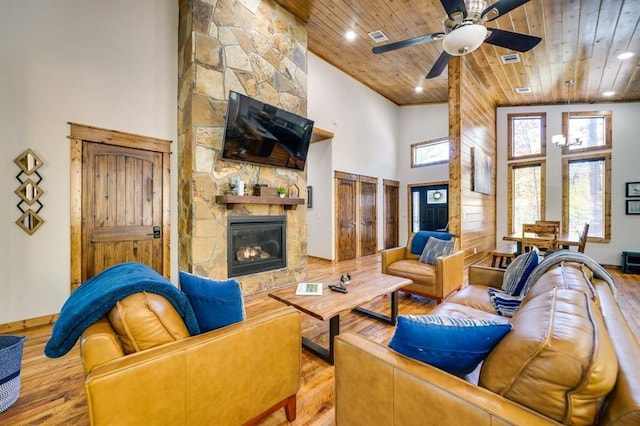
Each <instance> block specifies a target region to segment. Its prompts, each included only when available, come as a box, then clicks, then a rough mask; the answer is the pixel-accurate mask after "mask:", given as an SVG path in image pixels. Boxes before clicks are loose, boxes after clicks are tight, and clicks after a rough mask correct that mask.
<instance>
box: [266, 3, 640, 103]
mask: <svg viewBox="0 0 640 426" xmlns="http://www.w3.org/2000/svg"><path fill="white" fill-rule="evenodd" d="M275 2H276V3H278V4H280V5H281V6H283V7H284V8H286V9H287V10H289V11H290V12H292V13H293V14H295V15H296V16H298V17H299V18H300V19H301V20H303V21H304V22H306V23H307V24H308V25H307V31H308V48H309V51H311V52H312V53H313V54H315V55H317V56H319V57H320V58H322V59H323V60H325V61H327V62H328V63H330V64H332V65H333V66H335V67H337V68H338V69H340V70H342V71H343V72H345V73H347V74H349V75H350V76H352V77H353V78H355V79H356V80H358V81H360V82H361V83H363V84H364V85H366V86H368V87H370V88H371V89H373V90H374V91H376V92H378V93H380V94H381V95H382V96H384V97H386V98H388V99H389V100H391V101H393V102H395V103H396V104H398V105H411V104H423V103H437V102H446V101H447V97H448V96H447V87H448V82H447V70H446V69H445V71H444V72H443V73H442V75H441V76H440V77H438V78H434V79H430V80H426V79H425V76H426V74H427V72H429V70H430V69H431V66H432V65H433V63H434V62H435V61H436V59H437V58H438V56H439V55H440V53H441V52H442V41H433V42H430V43H425V44H421V45H417V46H412V47H407V48H403V49H399V50H395V51H392V52H387V53H384V54H378V55H375V54H373V53H372V52H371V49H372V48H373V47H375V46H379V45H382V44H386V43H391V42H396V41H400V40H404V39H407V38H411V37H416V36H420V35H423V34H429V33H437V32H442V31H443V26H442V23H443V18H444V17H445V15H446V13H445V12H444V9H443V7H442V4H441V2H440V1H439V0H275ZM493 2H494V1H492V0H489V1H488V2H487V5H489V4H492V3H493ZM465 3H467V4H468V3H469V0H467V1H465ZM639 22H640V0H563V1H560V0H531V1H529V2H528V3H526V4H525V5H523V6H520V7H518V8H516V9H514V10H513V11H511V12H510V13H508V14H506V15H504V16H500V17H498V18H497V19H496V20H494V21H491V22H488V23H487V24H486V26H487V27H489V28H491V27H493V28H500V29H504V30H508V31H515V32H520V33H525V34H531V35H536V36H539V37H542V42H540V44H538V45H537V46H536V47H535V48H533V50H531V51H529V52H526V53H522V54H520V55H521V61H520V62H517V63H512V64H503V63H502V61H501V55H504V54H508V53H514V52H513V51H512V50H509V49H505V48H502V47H496V46H493V45H489V44H487V43H484V44H483V45H482V46H481V47H480V48H479V49H478V50H476V51H474V52H472V53H469V54H467V55H465V56H464V57H463V60H464V61H467V63H468V65H469V66H470V67H471V69H472V70H474V71H475V72H477V73H478V74H479V78H480V80H481V81H483V82H485V84H486V86H487V95H488V96H491V97H493V98H494V100H495V102H496V103H497V104H498V105H499V106H507V105H534V104H561V103H566V102H567V101H570V102H572V103H578V102H579V103H592V102H620V101H640V24H639ZM347 30H353V31H355V33H356V36H357V37H356V39H355V40H354V41H352V42H348V41H346V39H345V32H346V31H347ZM375 30H381V31H383V32H384V34H385V35H386V36H387V37H388V39H389V40H388V41H385V42H382V43H376V42H375V41H373V40H372V39H371V38H370V37H369V36H368V33H369V32H372V31H375ZM623 52H633V53H634V56H632V57H631V58H630V59H626V60H621V59H618V57H617V56H618V55H619V54H620V53H623ZM568 80H574V81H575V84H574V85H573V86H568V85H567V84H566V82H567V81H568ZM416 86H422V87H423V89H424V90H423V92H422V93H416V91H415V88H416ZM517 87H530V88H531V93H527V94H518V93H516V90H515V89H516V88H517ZM607 91H614V92H616V93H615V94H614V95H613V96H610V97H605V96H603V93H604V92H607Z"/></svg>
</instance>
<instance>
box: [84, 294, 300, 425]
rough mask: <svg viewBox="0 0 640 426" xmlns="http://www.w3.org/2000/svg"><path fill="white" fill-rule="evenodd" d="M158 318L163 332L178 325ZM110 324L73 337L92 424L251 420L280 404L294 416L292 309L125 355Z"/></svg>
mask: <svg viewBox="0 0 640 426" xmlns="http://www.w3.org/2000/svg"><path fill="white" fill-rule="evenodd" d="M167 303H168V302H167ZM157 311H158V309H154V312H157ZM160 316H161V318H162V319H161V322H162V323H163V326H164V327H165V328H164V329H162V330H161V331H162V332H163V333H165V332H166V331H167V330H169V331H170V332H171V333H173V330H177V329H179V328H180V325H179V324H177V325H176V326H175V327H174V326H172V325H171V324H170V325H169V326H167V324H166V321H167V317H166V315H160ZM113 325H114V323H113V316H112V315H111V314H110V315H109V316H105V317H103V318H102V319H101V320H100V321H98V322H96V323H95V324H93V325H92V326H90V327H89V328H88V329H87V330H85V332H84V333H83V335H82V337H81V340H80V350H81V356H82V362H83V366H84V370H85V391H86V394H87V402H88V408H89V417H90V421H91V424H93V425H113V424H117V425H142V424H171V425H214V424H216V425H218V424H219V425H222V424H224V425H242V424H255V423H257V422H258V421H259V420H261V419H263V418H264V417H266V416H268V415H269V414H271V413H273V412H275V411H277V410H278V409H280V408H282V407H284V408H285V413H286V415H287V419H288V420H289V421H293V420H294V419H295V417H296V393H297V391H298V388H299V385H300V313H299V312H298V311H296V310H295V309H293V308H291V307H285V308H282V309H279V310H276V311H272V312H269V313H266V314H263V315H260V316H257V317H254V318H249V319H247V320H245V321H242V322H240V323H236V324H233V325H231V326H227V327H223V328H221V329H218V330H214V331H210V332H207V333H203V334H200V335H197V336H192V337H181V336H178V338H176V339H175V340H174V341H170V342H169V343H164V344H161V345H159V346H155V347H152V348H149V349H144V350H141V351H139V352H135V353H131V354H128V355H125V354H124V352H125V351H123V345H122V340H123V337H122V335H118V332H117V331H116V329H114V326H113ZM136 326H137V325H136ZM144 326H146V324H142V325H141V326H140V327H141V328H143V327H144ZM182 328H184V326H182ZM155 331H157V330H154V332H155ZM132 332H133V333H136V332H139V330H133V331H132ZM156 334H157V333H156ZM165 334H166V333H165ZM173 334H175V333H173ZM169 339H170V340H172V339H171V337H170V338H169ZM142 340H145V339H144V338H143V339H142Z"/></svg>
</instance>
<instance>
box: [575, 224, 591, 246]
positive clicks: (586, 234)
mask: <svg viewBox="0 0 640 426" xmlns="http://www.w3.org/2000/svg"><path fill="white" fill-rule="evenodd" d="M588 237H589V224H588V223H585V224H584V228H583V229H582V232H581V233H580V245H579V246H578V251H579V252H580V253H584V248H585V246H586V245H587V238H588Z"/></svg>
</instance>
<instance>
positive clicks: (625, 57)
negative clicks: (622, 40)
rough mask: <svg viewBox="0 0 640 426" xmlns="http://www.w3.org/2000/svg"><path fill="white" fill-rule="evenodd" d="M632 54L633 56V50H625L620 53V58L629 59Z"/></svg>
mask: <svg viewBox="0 0 640 426" xmlns="http://www.w3.org/2000/svg"><path fill="white" fill-rule="evenodd" d="M632 56H633V52H624V53H621V54H619V55H618V59H621V60H624V59H629V58H630V57H632Z"/></svg>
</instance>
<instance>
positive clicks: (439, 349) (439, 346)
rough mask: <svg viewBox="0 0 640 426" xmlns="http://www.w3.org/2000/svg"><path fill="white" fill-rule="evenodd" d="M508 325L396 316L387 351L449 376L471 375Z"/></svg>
mask: <svg viewBox="0 0 640 426" xmlns="http://www.w3.org/2000/svg"><path fill="white" fill-rule="evenodd" d="M509 330H511V324H509V323H505V324H501V323H498V322H494V321H488V320H484V319H474V318H457V317H450V316H440V315H399V316H398V326H397V327H396V331H395V333H394V335H393V337H392V338H391V341H390V342H389V347H390V348H391V349H393V350H395V351H397V352H400V353H401V354H403V355H406V356H408V357H410V358H414V359H417V360H418V361H422V362H426V363H427V364H431V365H433V366H434V367H438V368H440V369H442V370H445V371H447V372H449V373H451V374H455V375H457V376H464V375H466V374H469V373H470V372H472V371H473V370H474V369H475V368H476V367H477V366H478V364H480V362H481V361H482V360H484V359H485V357H486V356H487V355H488V354H489V352H490V351H491V349H493V347H494V346H495V345H497V344H498V342H499V341H500V340H501V339H502V338H503V337H504V336H505V335H506V334H507V333H508V332H509Z"/></svg>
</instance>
